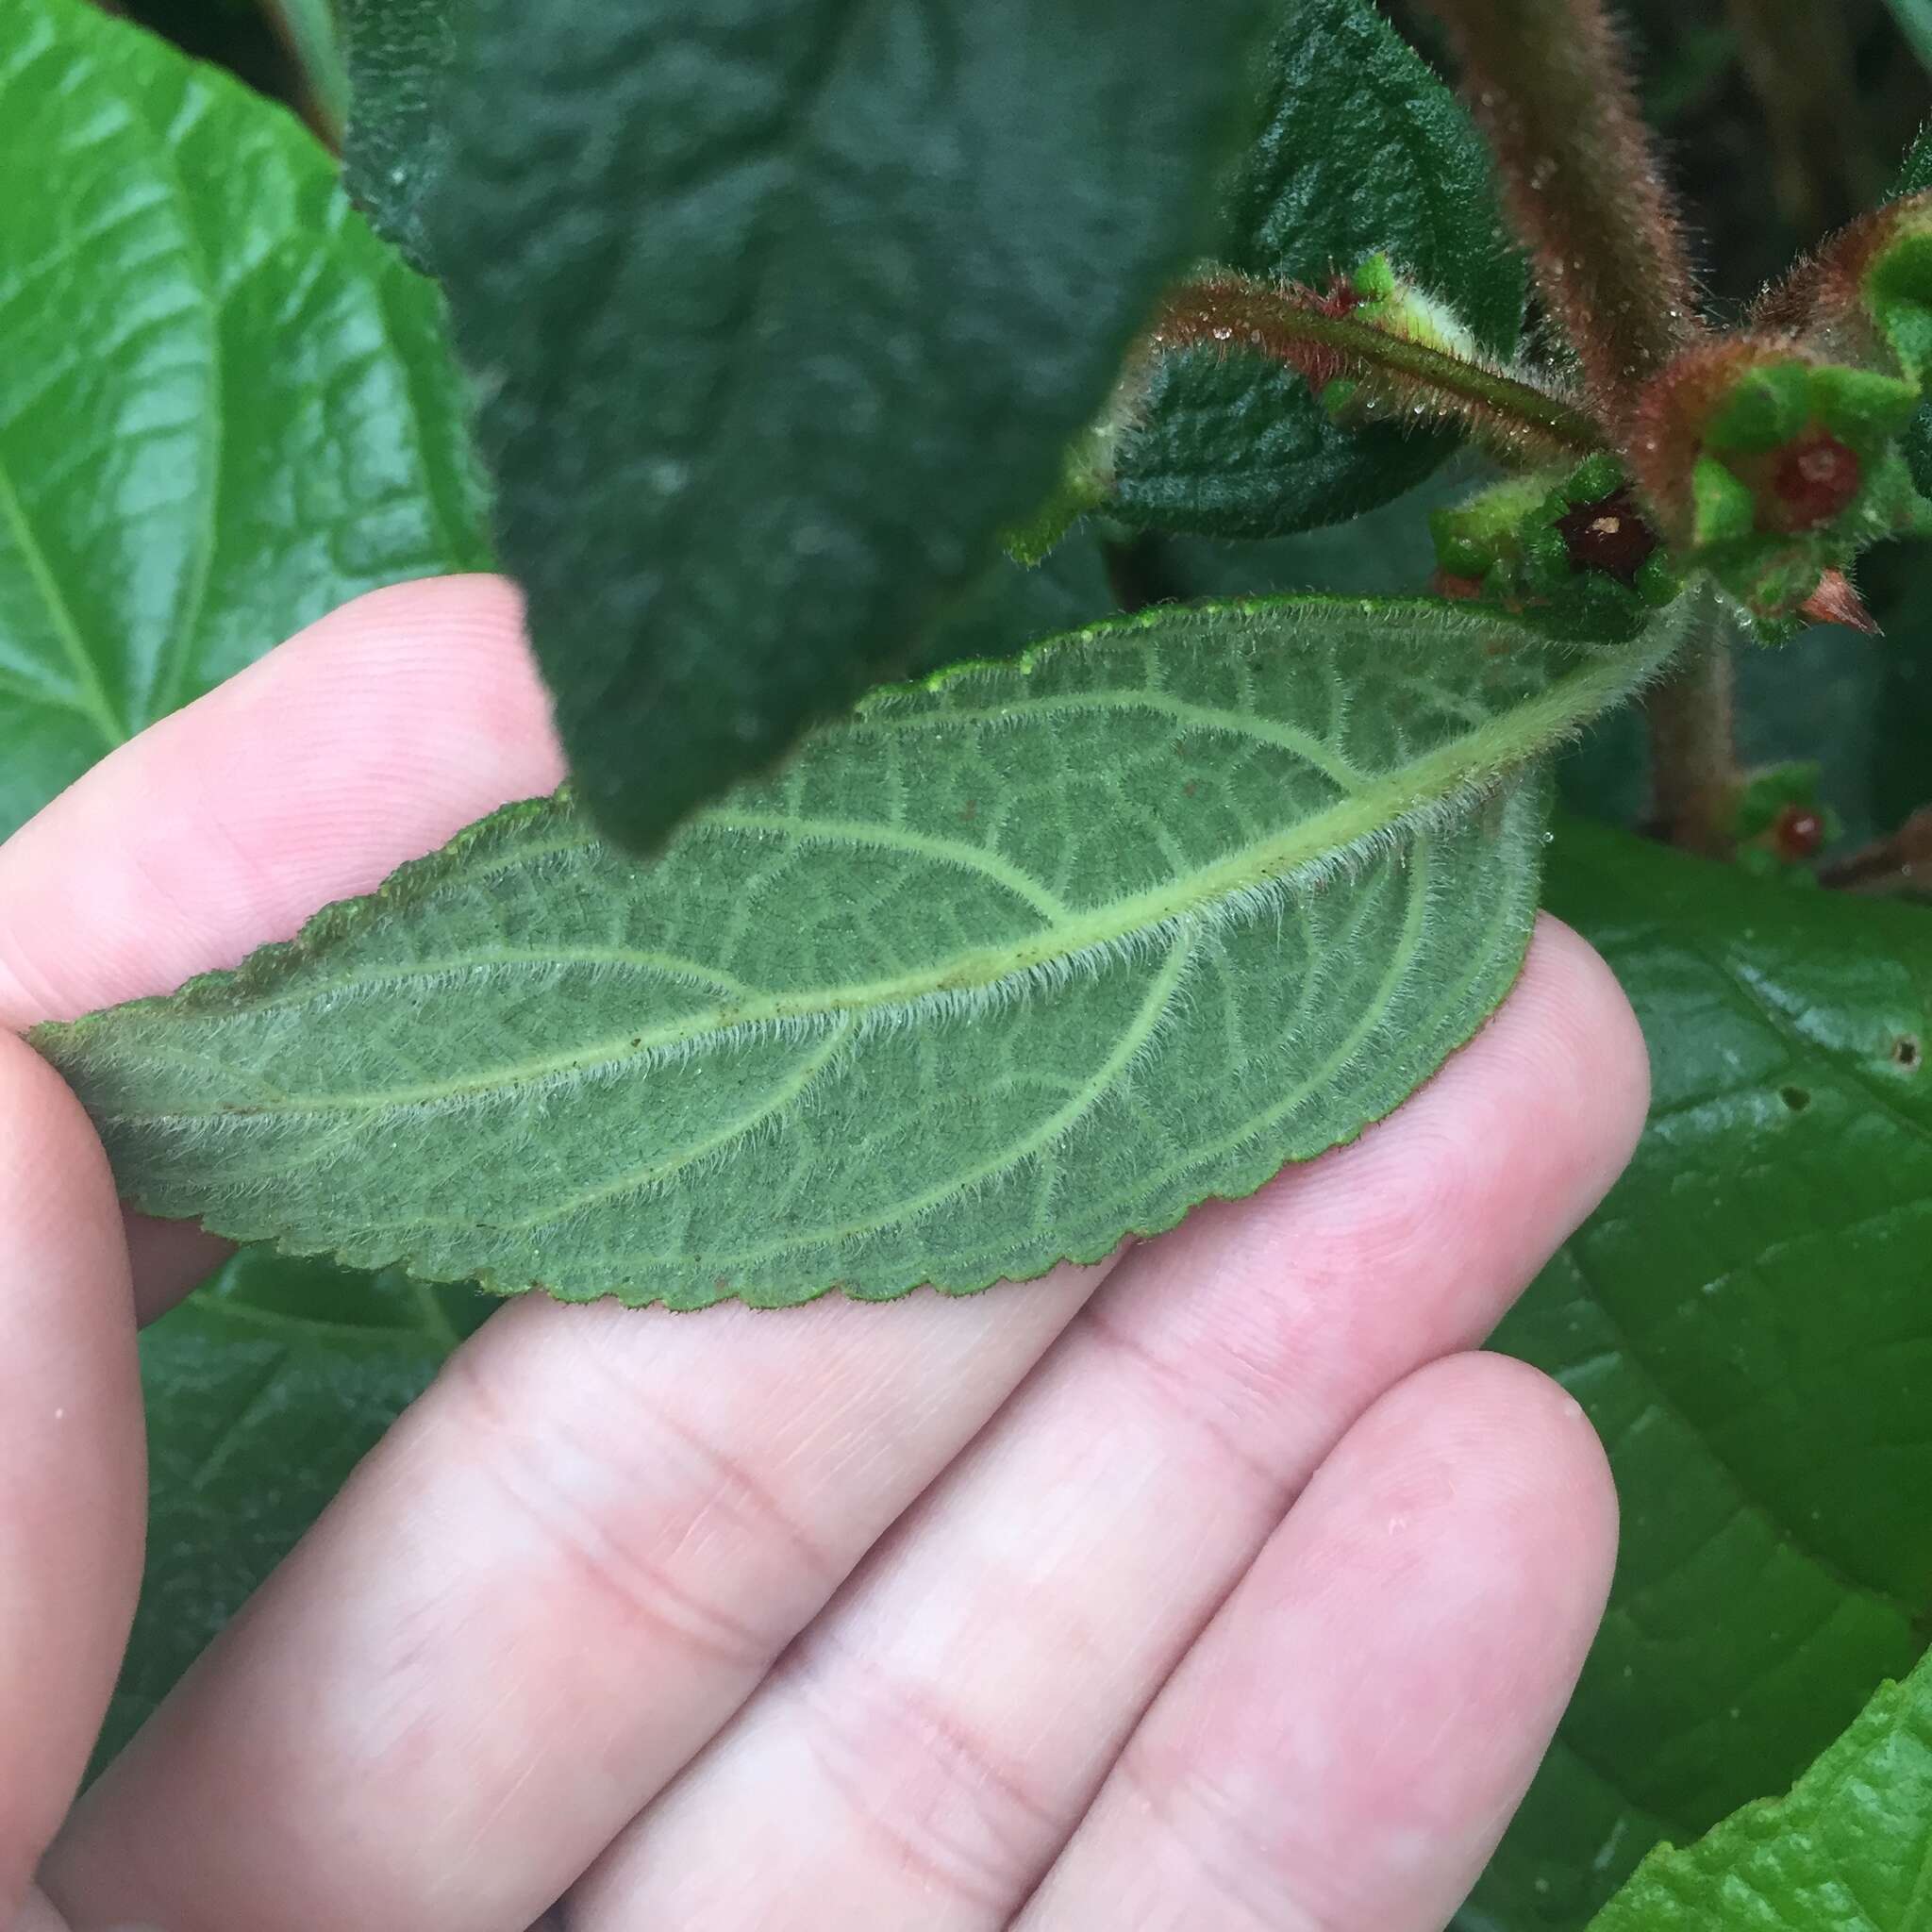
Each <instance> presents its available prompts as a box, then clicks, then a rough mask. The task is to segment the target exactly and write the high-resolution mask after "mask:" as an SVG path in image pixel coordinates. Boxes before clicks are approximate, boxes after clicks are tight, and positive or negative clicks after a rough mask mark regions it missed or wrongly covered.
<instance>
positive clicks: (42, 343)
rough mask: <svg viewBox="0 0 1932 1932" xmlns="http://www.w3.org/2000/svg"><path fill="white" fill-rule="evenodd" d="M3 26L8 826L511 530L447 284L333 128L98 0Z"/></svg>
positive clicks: (0, 309)
mask: <svg viewBox="0 0 1932 1932" xmlns="http://www.w3.org/2000/svg"><path fill="white" fill-rule="evenodd" d="M0 42H4V43H0V179H5V180H7V181H8V182H11V183H13V184H15V185H16V187H17V188H18V189H20V191H21V192H16V193H14V194H12V195H10V196H9V197H8V204H7V208H6V214H5V218H4V219H0V370H4V371H5V379H4V381H0V832H6V831H10V830H11V829H12V828H13V827H14V826H15V825H16V824H19V823H20V822H21V820H22V819H24V818H25V817H26V816H27V814H28V813H29V812H31V811H32V810H33V809H34V808H36V807H37V806H39V805H40V804H41V803H42V802H43V801H44V800H45V799H46V798H48V797H49V796H51V795H52V793H53V792H55V791H58V790H59V789H60V787H61V786H63V785H65V784H66V783H68V782H69V781H70V780H71V779H73V778H74V777H75V776H77V775H78V774H79V773H80V772H82V771H83V770H84V769H85V768H86V767H87V766H88V765H89V764H90V763H91V762H92V760H93V759H95V758H98V757H99V756H100V755H101V754H102V753H103V752H104V751H106V750H108V748H109V747H111V746H112V745H115V744H118V743H120V742H121V741H122V740H123V739H125V738H126V737H128V736H130V735H131V734H132V733H133V732H134V731H136V730H138V729H140V728H141V726H142V725H143V724H148V723H149V722H150V721H152V720H153V719H155V718H158V717H159V716H160V715H161V714H162V713H163V712H165V711H168V710H172V709H173V708H175V706H176V705H179V704H182V703H184V702H186V701H187V700H188V699H189V698H192V697H193V696H195V695H197V694H198V693H199V692H201V691H205V690H207V689H208V686H209V685H211V684H214V683H216V682H218V681H219V680H220V679H222V678H224V677H225V676H227V675H229V673H231V672H233V671H236V670H239V669H240V668H241V666H242V665H243V664H245V663H247V662H248V661H249V659H250V658H254V657H256V656H257V655H258V653H259V652H260V651H261V650H262V649H263V648H264V647H265V646H266V645H268V644H270V643H272V642H274V641H275V640H277V639H279V638H282V637H284V636H286V635H287V634H288V633H289V632H290V631H291V630H293V629H295V628H297V627H298V626H300V625H303V624H305V623H307V622H308V621H309V620H310V619H313V618H316V617H320V616H321V615H322V614H323V613H324V612H325V611H326V610H328V609H331V608H333V607H334V606H336V605H338V604H340V603H341V602H343V601H344V600H345V599H347V598H349V597H351V596H354V595H355V594H356V593H358V591H366V590H370V589H373V588H374V587H375V586H376V585H379V584H387V583H392V582H395V581H397V580H398V579H401V578H404V577H411V576H424V575H429V574H431V573H433V572H437V571H442V570H449V569H454V568H463V567H468V566H474V565H476V564H479V563H481V562H483V561H484V560H485V559H486V549H485V542H484V539H483V536H482V533H481V527H480V518H479V514H478V508H477V503H476V498H475V490H474V486H473V481H472V473H471V470H470V467H469V458H468V456H467V452H466V448H465V443H464V440H463V433H462V429H461V425H460V421H459V415H460V411H459V407H458V394H457V388H456V379H455V376H454V374H453V371H452V369H451V367H450V364H449V360H448V355H447V350H446V348H445V346H444V342H443V338H442V333H441V317H440V314H439V311H438V305H437V301H436V297H435V295H434V292H433V291H431V290H429V289H428V288H426V287H425V286H423V285H422V284H421V283H419V282H417V281H416V279H415V278H414V277H413V276H411V275H408V273H407V272H406V271H405V270H403V269H402V268H401V267H400V266H399V265H398V264H396V263H395V262H394V261H393V260H392V259H391V258H390V256H389V254H388V252H387V251H386V250H385V249H384V248H383V247H382V246H381V245H380V244H379V243H378V242H376V241H375V238H374V237H373V236H372V235H371V234H370V233H369V232H368V230H367V229H366V228H365V227H364V225H362V222H361V221H360V219H359V218H358V217H357V216H356V215H355V214H353V213H352V211H351V210H350V209H349V208H348V206H347V205H346V203H345V202H344V201H343V200H342V197H341V192H340V190H339V189H338V188H337V186H336V183H335V178H334V172H333V170H332V169H331V167H330V165H329V161H328V157H327V156H326V155H325V154H324V153H323V151H322V149H321V148H320V147H319V146H318V145H317V144H316V143H315V142H314V141H313V140H311V139H310V137H309V136H308V134H306V133H305V132H304V131H303V130H302V128H301V127H300V126H299V125H297V124H296V123H295V122H294V121H293V120H291V118H290V117H289V116H288V115H287V114H286V113H284V112H283V111H282V110H280V109H279V108H272V107H270V106H269V105H268V104H267V103H266V102H264V101H262V100H260V99H259V98H258V96H256V95H253V94H251V93H249V92H246V91H245V90H244V89H243V88H242V87H241V86H239V85H238V84H236V83H235V82H233V81H231V80H229V79H228V78H226V77H225V75H221V74H218V73H216V72H215V71H214V70H212V69H210V68H203V67H197V66H195V65H194V64H192V62H190V61H188V60H186V59H184V58H181V56H180V55H178V54H176V53H175V52H174V51H173V50H172V49H171V48H169V47H168V46H167V45H166V44H165V43H164V42H160V41H158V40H155V39H153V38H152V37H151V36H149V35H147V34H145V33H142V32H140V31H138V30H136V29H134V28H132V27H129V26H126V25H123V24H122V23H120V22H118V21H113V20H110V19H108V17H107V16H106V15H105V14H103V13H101V12H100V11H99V10H98V9H97V8H93V7H92V6H87V5H84V4H82V0H12V4H11V5H10V6H9V8H8V15H7V31H6V33H5V35H4V37H0ZM29 184H30V186H29Z"/></svg>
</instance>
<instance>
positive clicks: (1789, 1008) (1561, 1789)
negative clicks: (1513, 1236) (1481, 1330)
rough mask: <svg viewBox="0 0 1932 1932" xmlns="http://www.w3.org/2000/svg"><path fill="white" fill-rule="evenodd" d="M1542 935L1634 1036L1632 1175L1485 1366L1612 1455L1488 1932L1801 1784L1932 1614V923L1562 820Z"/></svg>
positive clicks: (1534, 1294) (1547, 1276) (1550, 1914)
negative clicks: (1580, 943)
mask: <svg viewBox="0 0 1932 1932" xmlns="http://www.w3.org/2000/svg"><path fill="white" fill-rule="evenodd" d="M1546 897H1547V900H1548V903H1549V904H1550V905H1551V907H1552V908H1554V909H1555V910H1556V911H1557V912H1558V913H1559V914H1561V915H1562V916H1563V917H1564V918H1566V919H1568V920H1569V921H1570V922H1571V923H1572V924H1574V925H1576V926H1577V927H1579V929H1580V930H1581V931H1582V932H1583V933H1584V934H1585V935H1586V936H1587V937H1588V938H1589V939H1590V940H1591V941H1593V942H1594V943H1595V945H1596V946H1597V947H1598V949H1599V950H1600V951H1601V952H1602V953H1603V955H1604V957H1605V958H1607V960H1608V961H1609V963H1610V965H1611V966H1612V967H1613V968H1614V969H1615V971H1616V973H1617V975H1618V977H1619V979H1620V980H1621V981H1622V982H1623V984H1624V988H1625V990H1626V991H1628V993H1629V995H1630V998H1631V1000H1632V1002H1633V1003H1634V1005H1635V1006H1636V1008H1637V1012H1638V1016H1639V1018H1640V1019H1641V1021H1642V1023H1643V1027H1644V1032H1645V1036H1646V1038H1647V1039H1648V1041H1649V1043H1650V1053H1651V1064H1652V1067H1653V1069H1654V1078H1655V1083H1656V1085H1655V1101H1654V1105H1653V1108H1652V1113H1651V1120H1650V1124H1649V1126H1648V1128H1647V1129H1646V1131H1645V1133H1644V1137H1643V1141H1642V1143H1641V1146H1640V1147H1639V1149H1638V1153H1637V1157H1636V1159H1635V1160H1634V1161H1633V1162H1632V1164H1631V1167H1630V1169H1629V1172H1628V1173H1627V1174H1626V1175H1625V1176H1624V1179H1623V1180H1622V1181H1621V1182H1620V1183H1619V1184H1618V1186H1617V1188H1616V1189H1615V1190H1614V1191H1612V1193H1611V1194H1610V1196H1609V1198H1608V1200H1607V1201H1606V1202H1605V1204H1604V1206H1603V1207H1602V1208H1600V1209H1599V1210H1598V1212H1597V1213H1596V1214H1595V1215H1593V1216H1592V1217H1591V1220H1590V1221H1589V1222H1588V1223H1587V1224H1585V1225H1584V1227H1583V1229H1582V1230H1581V1232H1580V1233H1579V1234H1578V1235H1577V1236H1576V1237H1575V1239H1574V1240H1573V1241H1571V1242H1570V1243H1569V1244H1568V1246H1567V1247H1565V1248H1564V1249H1563V1250H1562V1252H1561V1253H1560V1254H1559V1255H1558V1256H1557V1258H1556V1259H1555V1260H1554V1261H1553V1262H1552V1263H1551V1265H1550V1267H1549V1268H1548V1269H1547V1270H1546V1271H1545V1272H1544V1274H1542V1275H1541V1277H1540V1279H1539V1280H1538V1281H1537V1283H1536V1284H1535V1285H1534V1286H1533V1287H1532V1288H1531V1290H1530V1291H1529V1292H1528V1294H1527V1295H1525V1296H1524V1299H1523V1301H1522V1302H1521V1303H1520V1304H1519V1305H1518V1307H1517V1308H1516V1310H1515V1312H1514V1313H1512V1315H1511V1316H1510V1317H1509V1319H1508V1321H1507V1322H1506V1323H1505V1324H1504V1326H1503V1327H1502V1329H1501V1330H1500V1331H1499V1332H1498V1335H1497V1337H1496V1345H1497V1346H1498V1347H1501V1348H1505V1349H1507V1350H1508V1351H1509V1352H1511V1353H1513V1354H1516V1355H1520V1356H1523V1357H1525V1358H1527V1359H1528V1360H1530V1361H1533V1362H1535V1363H1536V1364H1538V1365H1539V1366H1540V1367H1541V1368H1543V1369H1545V1370H1547V1371H1549V1372H1550V1373H1551V1374H1555V1375H1556V1376H1557V1378H1558V1379H1559V1380H1560V1381H1561V1382H1562V1383H1563V1384H1564V1386H1565V1387H1566V1388H1567V1389H1568V1390H1569V1391H1571V1393H1572V1394H1574V1396H1575V1397H1576V1399H1577V1400H1578V1401H1579V1402H1581V1403H1582V1404H1583V1405H1584V1406H1585V1407H1586V1408H1587V1409H1588V1410H1589V1412H1590V1414H1591V1419H1592V1421H1593V1422H1594V1423H1595V1424H1596V1425H1597V1427H1598V1429H1599V1430H1600V1431H1601V1432H1602V1434H1603V1436H1604V1439H1605V1441H1606V1442H1607V1444H1608V1447H1609V1451H1610V1457H1611V1461H1612V1464H1613V1466H1614V1468H1615V1471H1616V1475H1617V1485H1618V1489H1619V1491H1620V1493H1621V1495H1622V1497H1623V1500H1624V1535H1623V1548H1622V1555H1621V1558H1620V1563H1619V1568H1618V1574H1617V1580H1616V1584H1615V1587H1614V1589H1613V1591H1612V1592H1611V1598H1610V1607H1609V1611H1608V1614H1607V1617H1606V1619H1605V1623H1604V1627H1603V1632H1602V1635H1601V1636H1600V1638H1599V1639H1598V1641H1597V1645H1596V1648H1595V1650H1594V1651H1593V1652H1592V1654H1591V1658H1590V1661H1589V1664H1588V1665H1587V1667H1586V1668H1585V1671H1584V1674H1583V1679H1582V1683H1581V1685H1580V1687H1579V1689H1578V1691H1577V1693H1576V1696H1575V1699H1574V1702H1573V1704H1572V1706H1571V1707H1570V1710H1569V1713H1568V1714H1567V1716H1566V1717H1565V1718H1564V1720H1563V1723H1562V1725H1561V1727H1560V1729H1559V1731H1558V1733H1557V1741H1556V1744H1555V1746H1554V1747H1553V1749H1552V1751H1551V1753H1550V1756H1549V1758H1548V1760H1547V1762H1546V1763H1545V1765H1544V1768H1543V1771H1542V1773H1541V1775H1540V1777H1539V1779H1538V1781H1537V1784H1536V1786H1535V1788H1534V1790H1532V1792H1531V1795H1530V1798H1529V1801H1528V1803H1527V1805H1526V1806H1525V1807H1524V1811H1523V1813H1522V1814H1521V1816H1520V1817H1519V1819H1518V1820H1517V1822H1516V1824H1515V1825H1514V1826H1513V1827H1512V1829H1511V1830H1510V1832H1509V1834H1508V1836H1507V1838H1506V1839H1505V1840H1504V1843H1503V1847H1502V1849H1501V1851H1500V1852H1499V1853H1498V1854H1497V1856H1496V1858H1495V1860H1494V1861H1493V1862H1492V1864H1491V1869H1490V1871H1489V1872H1488V1873H1487V1874H1485V1876H1484V1878H1483V1880H1482V1881H1481V1883H1480V1884H1479V1886H1478V1887H1477V1889H1476V1891H1475V1894H1474V1899H1473V1900H1472V1902H1471V1905H1470V1906H1469V1907H1466V1908H1465V1912H1464V1916H1463V1919H1462V1920H1461V1922H1460V1923H1461V1924H1463V1925H1464V1926H1465V1927H1467V1928H1469V1932H1553V1928H1558V1927H1560V1928H1564V1932H1574V1928H1577V1927H1580V1926H1581V1925H1583V1924H1585V1923H1586V1922H1587V1921H1588V1919H1589V1918H1590V1915H1591V1912H1592V1911H1593V1910H1595V1909H1596V1908H1597V1907H1599V1906H1600V1905H1601V1904H1602V1903H1603V1902H1604V1900H1605V1899H1606V1898H1607V1896H1608V1895H1609V1893H1610V1892H1611V1890H1614V1888H1615V1887H1616V1886H1617V1884H1618V1883H1619V1882H1620V1881H1621V1880H1622V1879H1623V1878H1624V1875H1625V1874H1627V1873H1628V1872H1629V1871H1630V1869H1631V1867H1632V1866H1633V1865H1634V1864H1635V1863H1636V1862H1637V1860H1638V1859H1639V1858H1640V1857H1641V1856H1642V1855H1643V1853H1644V1852H1645V1851H1646V1850H1648V1849H1649V1847H1650V1846H1652V1845H1654V1844H1656V1843H1657V1841H1658V1840H1660V1839H1666V1838H1668V1839H1672V1840H1676V1841H1677V1842H1679V1843H1682V1842H1684V1841H1686V1840H1691V1839H1694V1838H1695V1837H1697V1836H1698V1835H1699V1834H1700V1833H1702V1832H1704V1831H1706V1830H1707V1829H1708V1828H1709V1827H1710V1826H1711V1825H1712V1824H1715V1823H1716V1822H1717V1821H1718V1820H1719V1819H1721V1818H1723V1817H1724V1816H1725V1815H1726V1814H1728V1813H1729V1812H1731V1811H1733V1810H1735V1809H1736V1808H1737V1807H1739V1806H1740V1805H1742V1804H1744V1803H1746V1802H1747V1801H1749V1800H1751V1799H1754V1798H1758V1797H1763V1796H1766V1795H1769V1794H1771V1793H1773V1792H1775V1791H1777V1790H1782V1789H1784V1788H1785V1787H1786V1786H1788V1785H1789V1784H1790V1781H1791V1780H1792V1779H1793V1778H1794V1777H1796V1776H1797V1775H1798V1774H1799V1773H1800V1772H1801V1771H1802V1770H1803V1769H1804V1767H1805V1766H1806V1765H1807V1763H1809V1762H1810V1760H1811V1759H1812V1758H1813V1757H1815V1756H1816V1755H1817V1754H1818V1753H1819V1752H1820V1751H1821V1750H1823V1749H1824V1746H1825V1745H1826V1744H1827V1743H1828V1742H1829V1741H1830V1740H1831V1739H1832V1738H1833V1737H1835V1736H1836V1735H1837V1734H1838V1732H1839V1731H1840V1730H1841V1729H1842V1728H1843V1727H1844V1725H1845V1724H1848V1723H1849V1722H1850V1721H1851V1719H1852V1718H1853V1717H1854V1716H1855V1715H1856V1713H1857V1710H1858V1708H1859V1707H1860V1705H1861V1704H1862V1703H1863V1702H1864V1700H1865V1699H1866V1698H1867V1697H1868V1696H1869V1695H1870V1694H1871V1691H1872V1689H1873V1687H1874V1685H1875V1684H1876V1683H1878V1681H1879V1680H1880V1679H1881V1678H1883V1677H1885V1676H1887V1675H1895V1674H1903V1673H1904V1672H1905V1671H1907V1670H1908V1669H1909V1668H1910V1667H1911V1664H1912V1662H1913V1660H1914V1658H1915V1657H1917V1656H1918V1655H1919V1653H1920V1650H1921V1649H1922V1647H1923V1646H1924V1642H1925V1639H1926V1635H1927V1624H1926V1607H1927V1605H1928V1604H1932V1515H1928V1513H1927V1511H1926V1509H1925V1507H1924V1498H1925V1497H1926V1496H1927V1495H1932V1407H1928V1405H1927V1403H1926V1400H1925V1391H1926V1388H1927V1384H1928V1377H1932V1295H1928V1293H1927V1289H1928V1286H1932V1264H1928V1261H1927V1257H1928V1255H1932V1066H1928V1064H1927V1061H1926V1058H1925V1054H1926V1050H1927V1047H1928V1046H1932V916H1928V915H1927V914H1926V913H1925V912H1924V910H1923V909H1922V908H1913V907H1906V906H1896V905H1885V904H1879V903H1871V902H1860V901H1851V900H1846V899H1843V898H1840V897H1838V896H1836V895H1833V894H1830V893H1825V892H1818V891H1812V892H1805V891H1797V890H1795V889H1793V888H1791V887H1789V886H1784V885H1780V884H1768V883H1763V882H1760V881H1757V880H1754V879H1751V878H1748V877H1746V876H1744V875H1743V874H1740V873H1739V872H1737V871H1735V870H1732V869H1727V868H1724V867H1718V866H1713V865H1710V864H1708V863H1706V862H1703V861H1700V860H1696V859H1691V858H1683V857H1681V856H1679V855H1677V854H1674V853H1671V852H1667V851H1664V850H1662V849H1661V848H1659V847H1657V846H1655V845H1652V844H1649V843H1647V842H1645V841H1640V840H1637V839H1634V838H1631V837H1629V836H1628V835H1626V834H1623V833H1617V832H1611V831H1607V830H1605V829H1603V828H1600V827H1596V826H1591V825H1585V824H1566V825H1565V826H1564V828H1563V830H1562V833H1561V836H1560V837H1559V838H1558V840H1557V844H1556V847H1555V848H1554V854H1553V858H1552V863H1551V871H1550V877H1549V882H1548V888H1547V893H1546Z"/></svg>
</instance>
